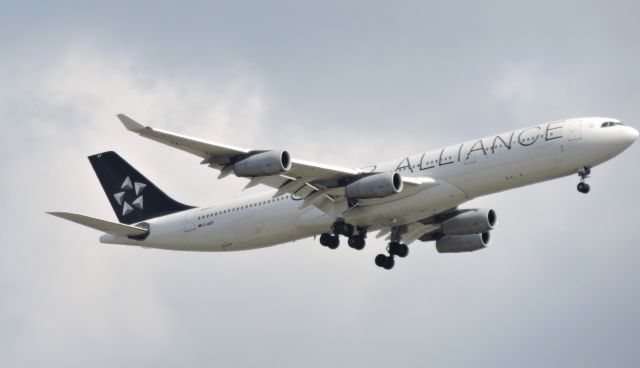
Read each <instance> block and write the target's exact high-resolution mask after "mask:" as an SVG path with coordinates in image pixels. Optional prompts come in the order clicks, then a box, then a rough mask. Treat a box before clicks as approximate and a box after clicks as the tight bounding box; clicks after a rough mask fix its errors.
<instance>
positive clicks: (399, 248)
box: [389, 242, 409, 258]
mask: <svg viewBox="0 0 640 368" xmlns="http://www.w3.org/2000/svg"><path fill="white" fill-rule="evenodd" d="M389 254H390V255H392V256H398V257H400V258H404V257H406V256H407V255H408V254H409V247H408V246H407V245H406V244H401V243H397V242H393V243H389Z"/></svg>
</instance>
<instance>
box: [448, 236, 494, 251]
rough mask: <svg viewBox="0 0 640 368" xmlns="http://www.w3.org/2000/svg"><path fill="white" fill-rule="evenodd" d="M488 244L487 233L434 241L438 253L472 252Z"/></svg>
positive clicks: (449, 237)
mask: <svg viewBox="0 0 640 368" xmlns="http://www.w3.org/2000/svg"><path fill="white" fill-rule="evenodd" d="M487 244H489V233H482V234H468V235H450V236H445V237H444V238H442V239H440V240H437V241H436V249H437V250H438V253H462V252H473V251H474V250H479V249H482V248H485V247H486V246H487Z"/></svg>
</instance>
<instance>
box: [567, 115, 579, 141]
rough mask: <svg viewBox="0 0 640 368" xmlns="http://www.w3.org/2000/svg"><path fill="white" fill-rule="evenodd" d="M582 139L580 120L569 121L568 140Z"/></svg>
mask: <svg viewBox="0 0 640 368" xmlns="http://www.w3.org/2000/svg"><path fill="white" fill-rule="evenodd" d="M578 139H582V120H573V121H571V122H570V123H569V140H570V141H575V140H578Z"/></svg>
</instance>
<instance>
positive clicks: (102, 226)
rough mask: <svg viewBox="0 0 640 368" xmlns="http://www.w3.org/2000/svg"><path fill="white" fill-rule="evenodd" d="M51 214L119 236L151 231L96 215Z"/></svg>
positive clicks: (137, 234)
mask: <svg viewBox="0 0 640 368" xmlns="http://www.w3.org/2000/svg"><path fill="white" fill-rule="evenodd" d="M47 213H48V214H50V215H53V216H56V217H60V218H63V219H65V220H69V221H72V222H75V223H76V224H80V225H84V226H88V227H90V228H92V229H96V230H99V231H102V232H105V233H107V234H113V235H119V236H142V235H145V234H147V233H148V232H149V231H148V230H147V229H143V228H141V227H136V226H131V225H124V224H120V223H117V222H111V221H106V220H100V219H97V218H94V217H89V216H83V215H78V214H77V213H69V212H47Z"/></svg>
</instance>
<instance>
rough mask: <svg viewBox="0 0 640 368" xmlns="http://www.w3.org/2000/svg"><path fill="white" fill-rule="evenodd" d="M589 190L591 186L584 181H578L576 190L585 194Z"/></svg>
mask: <svg viewBox="0 0 640 368" xmlns="http://www.w3.org/2000/svg"><path fill="white" fill-rule="evenodd" d="M590 190H591V187H590V186H589V184H587V183H584V182H580V183H578V192H580V193H584V194H587V193H589V191H590Z"/></svg>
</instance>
